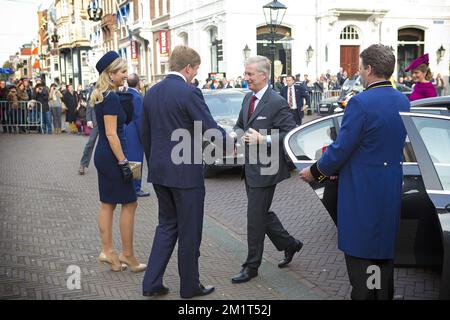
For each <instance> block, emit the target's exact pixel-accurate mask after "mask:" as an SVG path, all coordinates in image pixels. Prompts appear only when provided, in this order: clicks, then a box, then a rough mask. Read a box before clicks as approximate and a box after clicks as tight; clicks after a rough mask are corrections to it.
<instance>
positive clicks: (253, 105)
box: [248, 95, 257, 120]
mask: <svg viewBox="0 0 450 320" xmlns="http://www.w3.org/2000/svg"><path fill="white" fill-rule="evenodd" d="M256 99H257V98H256V96H255V95H253V96H252V98H251V100H250V107H249V108H248V120H250V118H251V117H252V115H253V112H254V111H255V102H256Z"/></svg>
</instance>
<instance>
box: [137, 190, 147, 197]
mask: <svg viewBox="0 0 450 320" xmlns="http://www.w3.org/2000/svg"><path fill="white" fill-rule="evenodd" d="M136 196H138V197H140V198H142V197H149V196H150V193H149V192H144V191H142V190H139V191H138V192H136Z"/></svg>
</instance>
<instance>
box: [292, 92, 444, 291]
mask: <svg viewBox="0 0 450 320" xmlns="http://www.w3.org/2000/svg"><path fill="white" fill-rule="evenodd" d="M449 104H450V96H449V97H443V98H438V100H434V103H433V104H431V100H429V99H424V100H418V101H416V102H415V103H414V107H412V108H411V113H404V114H402V119H403V121H404V123H405V127H406V129H407V132H408V136H407V140H406V146H405V148H404V151H403V155H404V162H403V193H402V212H401V221H400V227H399V233H398V238H397V247H396V256H395V265H396V266H413V267H436V268H439V269H441V270H442V277H441V285H440V286H441V289H440V298H442V299H450V112H449V110H450V107H449ZM342 117H343V113H337V114H334V115H331V116H327V117H324V118H320V119H317V120H315V121H312V122H309V123H306V124H304V125H302V126H300V127H297V128H295V129H293V130H292V131H291V132H290V133H289V134H288V135H287V136H286V138H285V140H284V148H285V150H286V152H287V154H288V156H289V158H290V159H291V161H292V162H293V163H294V164H295V166H296V168H297V169H300V170H301V169H303V168H305V167H308V166H310V165H312V164H313V163H314V162H316V161H317V160H319V159H320V157H321V156H322V154H323V152H324V150H325V148H326V147H327V146H328V145H330V144H331V143H332V142H333V141H334V140H335V139H336V137H337V135H338V134H339V130H340V126H341V121H342ZM310 185H311V187H312V188H313V189H314V190H315V192H316V194H317V195H318V197H319V198H320V200H321V201H322V203H323V205H324V207H325V208H326V209H327V211H328V213H329V214H330V216H331V218H332V219H333V221H334V222H335V223H336V221H337V219H336V217H337V189H338V182H336V181H327V182H324V183H316V182H314V183H311V184H310Z"/></svg>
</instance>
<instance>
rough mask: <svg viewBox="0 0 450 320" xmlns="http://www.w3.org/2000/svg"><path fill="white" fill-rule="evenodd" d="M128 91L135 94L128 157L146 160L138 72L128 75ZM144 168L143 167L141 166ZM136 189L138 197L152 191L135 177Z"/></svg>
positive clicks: (126, 130) (134, 159) (127, 128)
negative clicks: (147, 190)
mask: <svg viewBox="0 0 450 320" xmlns="http://www.w3.org/2000/svg"><path fill="white" fill-rule="evenodd" d="M127 83H128V90H127V92H128V93H131V94H132V95H133V117H132V120H131V122H130V123H129V124H127V125H126V127H125V134H126V137H127V150H126V157H127V159H128V160H130V161H136V162H141V163H143V162H144V149H143V148H142V143H141V122H142V121H141V115H142V95H141V93H140V92H139V90H138V89H139V76H138V75H137V74H136V73H132V74H130V75H128V78H127ZM141 170H142V167H141ZM133 183H134V189H135V190H136V195H137V196H138V197H148V196H150V193H148V192H144V191H142V189H141V185H142V181H141V180H137V179H134V180H133Z"/></svg>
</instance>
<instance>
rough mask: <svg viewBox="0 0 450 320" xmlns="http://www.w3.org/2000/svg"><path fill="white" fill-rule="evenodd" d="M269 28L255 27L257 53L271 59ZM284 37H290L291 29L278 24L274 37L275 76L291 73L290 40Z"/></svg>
mask: <svg viewBox="0 0 450 320" xmlns="http://www.w3.org/2000/svg"><path fill="white" fill-rule="evenodd" d="M271 37H272V35H271V33H270V29H269V28H268V27H267V26H261V27H258V28H256V44H257V47H256V49H257V52H256V53H257V55H260V56H265V57H267V58H269V59H272V54H271V51H270V40H271ZM286 37H292V30H291V28H289V27H287V26H279V27H278V29H277V33H276V35H275V37H274V40H275V48H274V49H275V59H274V60H275V61H274V66H275V67H274V73H275V77H278V76H280V75H282V74H292V48H291V47H292V43H291V42H292V40H293V39H291V40H290V41H286V40H285V39H286Z"/></svg>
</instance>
